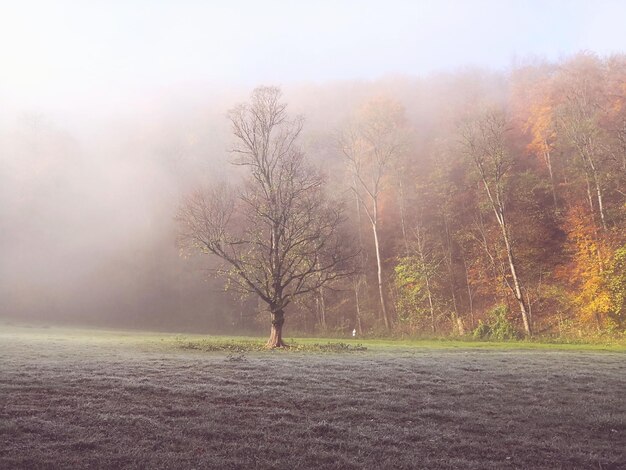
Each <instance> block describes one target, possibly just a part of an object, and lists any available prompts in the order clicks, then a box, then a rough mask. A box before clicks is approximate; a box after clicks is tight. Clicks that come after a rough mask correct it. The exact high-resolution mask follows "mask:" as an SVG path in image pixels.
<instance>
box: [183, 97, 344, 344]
mask: <svg viewBox="0 0 626 470" xmlns="http://www.w3.org/2000/svg"><path fill="white" fill-rule="evenodd" d="M280 98H281V92H280V90H279V89H278V88H274V87H261V88H257V89H255V90H254V92H253V93H252V97H251V101H250V103H247V104H242V105H239V106H237V107H236V108H234V109H233V110H231V111H230V113H229V118H230V121H231V124H232V130H233V134H234V136H235V145H234V147H233V148H232V153H233V154H234V155H235V161H234V162H233V163H234V164H236V165H239V166H242V167H244V168H245V169H246V170H247V176H246V178H245V180H244V183H243V184H242V185H241V187H240V188H231V187H229V186H227V185H224V184H222V185H218V186H215V187H213V188H211V189H208V190H200V191H196V192H194V193H192V194H191V195H189V196H188V197H187V198H186V199H185V201H184V202H183V204H182V206H181V208H180V212H179V215H178V219H179V222H180V227H181V234H180V241H181V244H182V246H184V247H186V248H191V249H194V250H199V251H200V252H202V253H207V254H212V255H215V256H217V257H219V258H221V259H222V261H223V262H224V263H223V266H222V268H221V269H220V270H219V273H220V274H222V275H223V276H225V277H226V278H227V280H228V282H229V283H230V284H231V285H232V286H233V287H235V288H236V289H237V290H239V291H241V292H244V293H252V294H255V295H257V296H258V297H259V298H260V299H262V300H263V301H264V302H265V303H266V304H267V305H268V310H269V313H270V316H271V334H270V338H269V340H268V343H267V346H268V347H270V348H275V347H282V346H285V344H284V342H283V339H282V327H283V324H284V321H285V319H284V314H285V308H286V307H287V306H288V305H289V304H290V303H291V302H292V301H293V300H294V298H296V297H297V296H300V295H303V294H306V293H312V292H316V291H319V289H320V288H321V287H322V286H324V285H325V284H328V283H330V282H331V281H333V280H335V279H337V278H340V277H343V276H347V275H349V274H350V272H349V269H348V264H349V263H348V261H349V260H350V259H351V258H352V257H353V256H354V255H353V253H350V252H348V250H346V249H345V246H346V239H345V237H344V236H341V234H340V233H339V231H340V225H341V223H342V221H343V215H342V214H343V207H342V205H341V204H338V203H336V202H334V201H330V200H329V199H328V198H327V197H326V194H325V192H324V179H323V177H322V176H321V174H320V173H319V172H318V171H316V170H315V169H313V168H312V167H311V166H309V165H307V163H306V161H305V158H304V154H303V153H302V151H301V150H300V149H299V148H298V146H297V145H296V139H297V138H298V136H299V134H300V131H301V130H302V119H301V118H295V119H292V118H290V117H289V116H288V114H287V112H286V105H285V104H284V103H282V102H281V101H280Z"/></svg>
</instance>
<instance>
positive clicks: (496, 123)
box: [461, 110, 532, 336]
mask: <svg viewBox="0 0 626 470" xmlns="http://www.w3.org/2000/svg"><path fill="white" fill-rule="evenodd" d="M506 132H507V127H506V118H505V115H504V113H502V112H501V111H499V110H492V111H487V112H486V113H483V114H482V115H480V116H479V117H477V118H476V119H472V120H469V121H468V122H466V123H465V125H464V126H463V128H462V130H461V141H462V142H461V143H462V145H463V148H464V151H465V153H466V154H467V155H468V156H469V157H470V158H471V160H472V162H473V163H474V166H475V167H476V170H477V171H478V174H479V176H480V179H481V181H482V183H483V187H484V189H485V193H486V194H487V199H488V200H489V204H490V205H491V208H492V209H493V212H494V214H495V216H496V220H497V222H498V226H499V227H500V231H501V232H502V241H503V242H504V246H505V248H506V255H507V260H508V265H509V266H508V267H509V272H510V275H511V280H512V284H510V283H508V279H507V278H506V276H505V280H506V281H507V285H509V287H510V288H511V291H512V292H513V295H514V297H515V299H516V300H517V302H518V304H519V307H520V311H521V315H522V322H523V324H524V331H525V333H526V335H527V336H530V335H531V334H532V330H531V325H530V316H529V313H528V307H527V305H526V301H525V299H524V296H523V294H522V284H521V281H520V279H519V275H518V272H517V264H516V262H515V254H514V249H513V243H512V239H511V233H510V227H509V224H508V219H507V211H506V191H505V190H506V179H507V174H508V173H509V171H510V169H511V166H512V164H513V162H512V159H511V158H510V155H509V152H508V150H507V147H506V142H505V136H506Z"/></svg>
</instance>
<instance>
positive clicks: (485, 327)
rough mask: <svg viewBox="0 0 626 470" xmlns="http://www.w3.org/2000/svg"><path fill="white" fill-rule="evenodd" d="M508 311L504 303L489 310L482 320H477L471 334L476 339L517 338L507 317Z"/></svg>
mask: <svg viewBox="0 0 626 470" xmlns="http://www.w3.org/2000/svg"><path fill="white" fill-rule="evenodd" d="M508 314H509V311H508V309H507V308H506V307H505V306H504V305H498V306H497V307H495V308H494V309H492V310H490V311H489V313H488V314H487V318H486V319H485V321H484V322H483V321H482V320H479V322H478V326H477V327H476V329H475V330H474V331H473V333H472V335H473V336H474V338H476V339H491V340H497V341H505V340H509V339H517V338H518V336H519V335H518V334H517V331H516V330H515V327H514V326H513V324H512V323H511V321H510V320H509V317H508Z"/></svg>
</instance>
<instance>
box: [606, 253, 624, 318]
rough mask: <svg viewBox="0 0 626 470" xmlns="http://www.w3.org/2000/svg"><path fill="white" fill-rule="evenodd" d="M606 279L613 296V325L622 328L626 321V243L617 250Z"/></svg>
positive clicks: (611, 314)
mask: <svg viewBox="0 0 626 470" xmlns="http://www.w3.org/2000/svg"><path fill="white" fill-rule="evenodd" d="M606 281H607V285H608V289H609V293H610V297H611V313H610V317H611V320H612V322H611V323H612V325H611V326H614V328H620V327H623V326H624V324H625V323H626V245H624V246H622V247H621V248H618V249H617V250H616V251H615V254H614V255H613V259H612V260H611V265H610V267H609V269H608V271H607V274H606Z"/></svg>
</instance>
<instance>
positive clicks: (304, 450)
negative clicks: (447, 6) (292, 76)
mask: <svg viewBox="0 0 626 470" xmlns="http://www.w3.org/2000/svg"><path fill="white" fill-rule="evenodd" d="M233 340H234V339H232V338H228V339H220V340H219V341H221V342H225V341H226V342H233ZM203 341H204V343H203ZM212 341H215V340H214V339H212V340H210V341H208V342H207V341H206V340H203V339H202V338H201V337H197V336H188V337H184V338H180V337H176V336H174V335H161V334H138V333H128V332H126V333H125V332H102V331H85V330H58V329H53V328H50V329H23V328H15V327H3V326H0V468H7V469H9V468H10V469H13V468H148V469H152V468H171V469H179V468H198V469H200V468H220V469H221V468H285V469H295V468H337V469H339V468H341V469H350V468H372V469H378V468H428V469H443V468H460V469H489V468H493V469H502V468H523V469H534V468H537V469H541V468H550V469H557V468H562V469H571V468H590V469H618V468H619V469H621V468H626V398H625V396H626V395H625V391H626V353H625V352H624V350H623V347H619V346H603V345H594V346H593V347H578V346H571V345H565V346H559V345H538V344H536V343H528V344H525V343H513V344H512V345H511V344H507V345H502V344H494V343H462V342H414V341H406V342H389V341H356V342H351V341H344V342H345V343H347V344H352V345H355V344H357V343H361V344H362V345H363V346H364V347H366V348H367V350H366V351H351V350H348V351H347V352H308V351H295V352H294V351H291V352H282V351H248V352H229V351H217V352H206V351H204V350H202V349H195V348H194V349H190V348H189V346H190V345H191V346H194V345H202V344H208V343H210V342H212ZM237 341H238V342H239V341H240V339H237ZM292 342H295V343H296V344H301V345H314V344H326V343H327V342H328V341H327V340H314V339H307V340H298V339H297V340H295V341H294V340H292Z"/></svg>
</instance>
